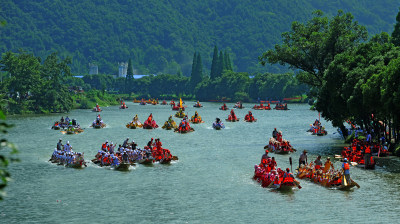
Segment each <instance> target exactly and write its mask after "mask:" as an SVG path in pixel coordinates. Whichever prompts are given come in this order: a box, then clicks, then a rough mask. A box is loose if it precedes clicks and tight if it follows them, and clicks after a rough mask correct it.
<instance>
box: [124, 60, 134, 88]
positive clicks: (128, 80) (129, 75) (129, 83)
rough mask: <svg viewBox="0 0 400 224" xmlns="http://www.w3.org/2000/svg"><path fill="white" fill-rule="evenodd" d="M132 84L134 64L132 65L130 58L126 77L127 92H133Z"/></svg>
mask: <svg viewBox="0 0 400 224" xmlns="http://www.w3.org/2000/svg"><path fill="white" fill-rule="evenodd" d="M132 84H133V65H132V59H131V58H129V61H128V71H127V73H126V77H125V93H129V94H130V93H131V90H132Z"/></svg>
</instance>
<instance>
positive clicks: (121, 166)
mask: <svg viewBox="0 0 400 224" xmlns="http://www.w3.org/2000/svg"><path fill="white" fill-rule="evenodd" d="M130 166H131V164H130V163H120V164H119V165H118V166H115V167H114V169H115V170H118V171H129V167H130Z"/></svg>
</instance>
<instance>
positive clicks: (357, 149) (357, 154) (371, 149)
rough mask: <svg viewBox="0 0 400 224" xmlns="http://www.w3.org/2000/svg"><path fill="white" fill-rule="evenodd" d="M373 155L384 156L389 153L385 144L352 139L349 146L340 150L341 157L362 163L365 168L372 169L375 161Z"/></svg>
mask: <svg viewBox="0 0 400 224" xmlns="http://www.w3.org/2000/svg"><path fill="white" fill-rule="evenodd" d="M373 155H377V156H380V157H384V156H387V155H389V151H388V149H387V144H386V143H385V144H384V145H381V144H380V143H378V142H372V141H371V142H370V141H367V140H359V139H354V140H353V142H352V143H351V145H350V146H348V147H344V149H343V150H342V154H341V156H342V158H348V160H349V161H350V162H353V163H357V164H361V165H364V168H366V169H373V168H374V166H375V161H374V158H373Z"/></svg>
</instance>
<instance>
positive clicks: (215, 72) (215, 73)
mask: <svg viewBox="0 0 400 224" xmlns="http://www.w3.org/2000/svg"><path fill="white" fill-rule="evenodd" d="M217 76H218V48H217V46H214V54H213V59H212V63H211V72H210V78H211V79H215V78H217Z"/></svg>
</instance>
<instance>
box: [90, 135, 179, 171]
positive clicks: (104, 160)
mask: <svg viewBox="0 0 400 224" xmlns="http://www.w3.org/2000/svg"><path fill="white" fill-rule="evenodd" d="M172 159H173V156H172V154H171V152H170V150H169V149H166V148H163V147H162V143H161V141H160V139H159V138H158V139H155V140H154V139H153V138H151V140H150V141H149V142H148V143H147V145H146V146H145V147H144V148H143V149H141V148H139V147H137V144H136V143H135V141H131V142H130V140H129V138H126V139H125V141H124V142H123V143H122V144H120V145H118V147H116V145H115V144H113V143H112V142H111V143H110V142H109V141H106V142H104V143H103V144H102V145H101V149H100V150H99V151H98V152H97V154H96V155H95V159H94V160H92V161H93V162H94V163H96V164H99V165H101V166H119V165H120V164H122V163H125V164H133V163H136V162H138V163H142V162H144V161H149V162H150V163H153V162H160V163H169V162H171V160H172Z"/></svg>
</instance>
